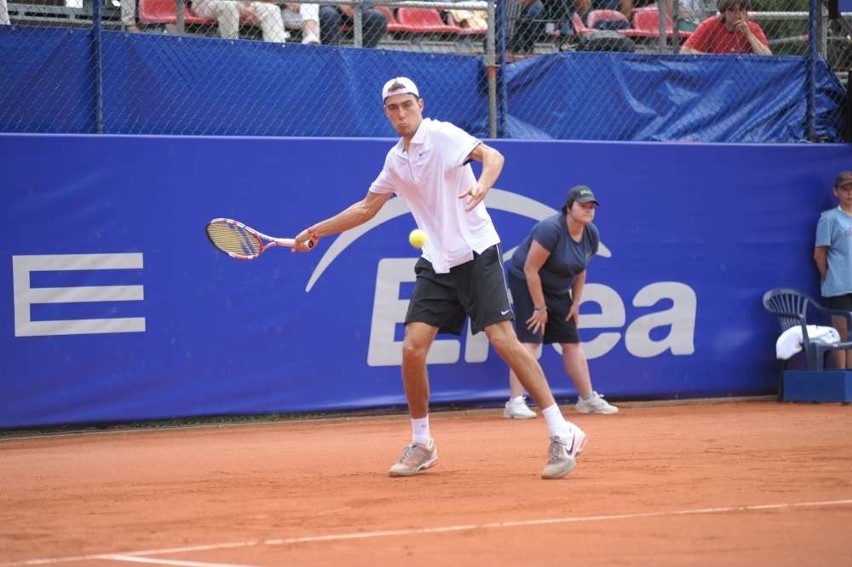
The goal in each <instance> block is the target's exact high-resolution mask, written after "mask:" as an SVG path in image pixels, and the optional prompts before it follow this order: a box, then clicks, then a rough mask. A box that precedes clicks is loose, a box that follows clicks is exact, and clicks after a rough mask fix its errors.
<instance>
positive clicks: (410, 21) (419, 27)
mask: <svg viewBox="0 0 852 567" xmlns="http://www.w3.org/2000/svg"><path fill="white" fill-rule="evenodd" d="M396 21H397V22H399V24H400V25H402V26H405V30H404V31H407V32H409V33H418V34H429V33H433V34H446V35H458V30H459V28H457V27H455V26H450V25H447V24H445V23H444V20H442V19H441V14H440V13H439V12H438V10H436V9H434V8H407V7H403V6H401V7H399V8H397V10H396Z"/></svg>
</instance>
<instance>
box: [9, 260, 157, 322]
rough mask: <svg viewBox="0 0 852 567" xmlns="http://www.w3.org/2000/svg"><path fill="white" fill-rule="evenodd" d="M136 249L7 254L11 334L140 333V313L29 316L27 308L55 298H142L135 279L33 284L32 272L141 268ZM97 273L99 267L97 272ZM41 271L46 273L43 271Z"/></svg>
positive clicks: (79, 274) (80, 274) (82, 275)
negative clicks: (112, 282)
mask: <svg viewBox="0 0 852 567" xmlns="http://www.w3.org/2000/svg"><path fill="white" fill-rule="evenodd" d="M141 269H142V254H139V253H126V254H55V255H49V254H45V255H38V256H12V280H13V288H14V296H15V300H14V301H15V336H16V337H37V336H50V335H87V334H95V333H143V332H145V318H144V317H105V318H91V319H84V318H73V319H72V318H67V319H57V318H39V319H38V320H33V316H32V311H33V308H34V307H35V308H39V307H43V306H46V305H53V306H56V307H59V308H61V307H62V305H61V304H65V306H71V305H73V304H94V303H112V302H127V301H142V300H143V299H144V295H145V292H144V289H143V287H142V286H141V285H73V286H61V287H47V286H33V282H32V279H33V277H32V276H33V274H36V273H40V272H50V273H52V274H51V275H63V274H66V275H67V274H71V273H73V274H74V275H76V278H77V279H80V280H84V279H86V275H87V274H88V275H92V274H95V273H98V272H94V271H95V270H97V271H100V270H141ZM101 273H102V272H101ZM45 275H47V274H45Z"/></svg>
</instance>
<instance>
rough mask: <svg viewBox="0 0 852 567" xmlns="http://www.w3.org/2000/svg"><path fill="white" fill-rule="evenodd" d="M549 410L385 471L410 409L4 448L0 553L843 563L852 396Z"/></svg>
mask: <svg viewBox="0 0 852 567" xmlns="http://www.w3.org/2000/svg"><path fill="white" fill-rule="evenodd" d="M565 412H566V415H567V416H568V417H569V418H570V419H572V420H573V421H574V422H575V423H577V424H578V425H580V426H581V427H583V428H584V429H585V430H586V432H587V433H588V435H589V438H590V439H589V443H588V444H587V446H586V450H585V451H584V453H583V455H582V457H581V460H580V464H579V465H578V466H577V469H576V470H575V471H574V472H573V473H572V474H571V475H570V476H569V477H567V478H565V479H562V480H558V481H544V480H541V479H540V477H539V475H540V473H541V469H542V467H543V466H544V464H545V462H546V458H547V429H546V427H545V424H544V420H543V419H542V418H540V417H539V418H538V419H535V420H530V421H510V420H505V419H503V418H502V417H501V412H500V411H499V410H476V411H458V412H446V413H433V415H432V419H431V421H432V433H433V435H434V436H435V439H436V442H437V444H438V450H439V455H440V461H439V463H438V466H436V467H435V468H433V469H431V470H429V471H428V472H426V473H424V474H421V475H418V476H416V477H413V478H390V477H388V476H387V469H388V467H389V466H390V465H391V464H392V463H393V462H394V461H395V460H396V459H397V457H398V456H399V453H400V451H401V449H402V447H403V446H404V445H405V443H406V442H407V441H408V440H409V437H410V429H409V425H408V419H407V417H406V416H404V415H396V416H382V417H361V418H335V419H324V420H313V421H298V422H297V421H282V422H273V423H264V424H252V425H228V426H215V427H193V428H186V427H184V428H174V429H165V430H164V429H158V430H132V431H118V432H109V433H87V434H67V435H58V436H57V435H53V436H43V437H31V438H11V439H4V440H2V441H0V479H2V487H0V566H9V565H52V564H66V565H72V566H74V567H78V566H81V565H93V566H98V567H110V566H118V565H127V564H128V563H145V564H154V565H157V564H159V565H187V566H198V567H204V566H206V565H252V566H278V565H331V564H334V565H390V564H399V563H403V562H405V563H407V564H409V565H427V564H428V565H452V566H454V567H458V566H459V565H461V564H464V565H520V564H525V565H541V564H555V563H557V562H559V563H564V564H568V563H570V564H574V565H643V566H644V565H655V566H661V565H662V566H665V565H678V566H681V565H713V566H718V565H721V564H724V565H725V566H726V567H730V566H735V565H749V566H754V565H773V566H775V567H778V566H785V565H790V566H793V565H795V566H800V565H823V566H826V565H844V566H848V565H850V564H852V535H850V534H852V408H850V407H849V406H842V405H831V404H826V405H815V404H807V405H805V404H779V403H775V402H767V401H755V402H736V403H723V404H720V403H715V404H683V405H642V404H636V405H632V406H631V405H625V406H623V407H622V411H621V413H620V414H618V415H615V416H594V415H593V416H589V415H578V414H576V413H574V412H573V410H572V409H571V408H570V407H566V408H565Z"/></svg>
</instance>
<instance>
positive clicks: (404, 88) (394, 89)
mask: <svg viewBox="0 0 852 567" xmlns="http://www.w3.org/2000/svg"><path fill="white" fill-rule="evenodd" d="M400 94H413V95H414V96H416V97H417V98H420V91H418V90H417V85H415V84H414V81H412V80H411V79H409V78H408V77H394V78H393V79H391V80H390V81H388V82H387V83H385V86H384V87H382V102H384V101H385V99H386V98H388V97H389V96H393V95H400Z"/></svg>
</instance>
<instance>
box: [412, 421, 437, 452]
mask: <svg viewBox="0 0 852 567" xmlns="http://www.w3.org/2000/svg"><path fill="white" fill-rule="evenodd" d="M431 438H432V434H431V433H429V416H428V415H427V416H426V417H423V418H420V419H414V418H412V419H411V441H412V442H413V443H417V444H418V445H429V440H430V439H431Z"/></svg>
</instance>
